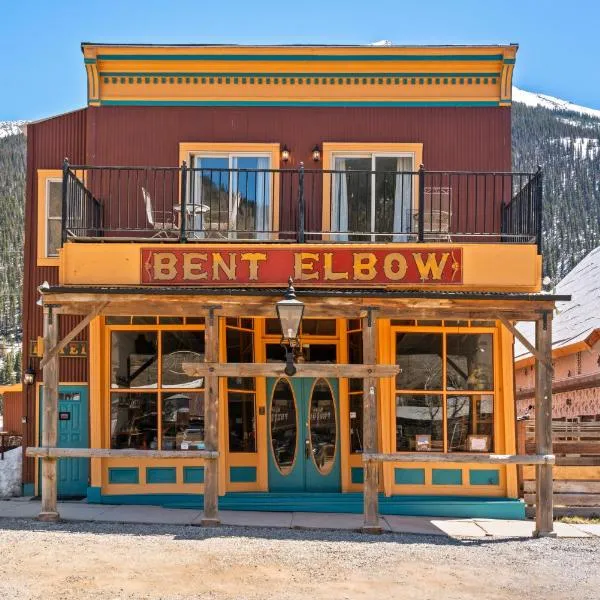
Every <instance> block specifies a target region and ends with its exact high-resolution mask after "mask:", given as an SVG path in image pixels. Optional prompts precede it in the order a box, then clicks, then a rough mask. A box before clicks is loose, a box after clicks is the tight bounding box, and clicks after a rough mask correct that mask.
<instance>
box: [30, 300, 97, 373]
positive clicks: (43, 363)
mask: <svg viewBox="0 0 600 600" xmlns="http://www.w3.org/2000/svg"><path fill="white" fill-rule="evenodd" d="M106 305H107V302H104V303H103V304H99V305H98V306H97V307H96V308H94V309H93V310H92V311H91V312H90V313H89V314H87V315H86V316H85V317H84V318H83V319H82V320H81V321H80V322H79V323H77V325H75V327H73V329H71V331H69V333H67V335H65V337H64V338H63V339H62V340H60V342H58V344H56V346H54V348H50V350H49V352H48V353H47V354H46V347H45V346H44V358H43V359H42V360H41V362H40V369H43V368H44V367H45V366H46V365H47V364H48V361H50V360H52V359H53V358H54V357H55V356H57V355H58V354H59V353H60V351H61V350H62V349H63V348H64V347H65V346H66V345H67V344H68V343H69V342H70V341H71V340H73V339H74V338H75V336H76V335H77V334H78V333H79V332H81V331H83V330H84V329H85V328H86V327H87V326H88V325H89V324H90V322H91V321H92V319H94V318H96V317H97V316H98V315H99V314H100V311H101V310H102V309H103V308H104V307H105V306H106Z"/></svg>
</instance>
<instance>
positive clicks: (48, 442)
mask: <svg viewBox="0 0 600 600" xmlns="http://www.w3.org/2000/svg"><path fill="white" fill-rule="evenodd" d="M57 343H58V315H57V314H56V313H54V312H53V310H52V306H48V307H44V358H46V357H47V356H49V354H50V353H51V352H52V350H53V349H54V347H55V346H56V344H57ZM58 360H59V358H58V353H55V354H54V356H52V358H50V359H49V360H48V361H47V362H46V364H45V365H44V368H43V371H42V373H43V378H44V383H43V390H44V392H43V413H42V414H43V418H42V446H45V447H47V448H54V447H56V445H57V441H58ZM56 497H57V469H56V458H43V459H42V507H41V512H40V514H39V515H38V519H39V520H40V521H58V519H59V514H58V509H57V506H56Z"/></svg>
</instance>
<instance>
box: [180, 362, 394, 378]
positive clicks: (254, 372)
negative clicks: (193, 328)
mask: <svg viewBox="0 0 600 600" xmlns="http://www.w3.org/2000/svg"><path fill="white" fill-rule="evenodd" d="M181 368H182V370H183V372H184V373H185V374H186V375H189V376H191V377H207V376H208V375H215V376H217V377H285V376H286V375H285V373H284V369H285V364H284V363H209V362H206V363H182V365H181ZM399 372H400V367H399V366H397V365H346V364H313V363H300V364H297V365H296V375H295V377H334V378H336V377H349V378H352V379H364V378H365V377H394V376H396V375H397V374H398V373H399Z"/></svg>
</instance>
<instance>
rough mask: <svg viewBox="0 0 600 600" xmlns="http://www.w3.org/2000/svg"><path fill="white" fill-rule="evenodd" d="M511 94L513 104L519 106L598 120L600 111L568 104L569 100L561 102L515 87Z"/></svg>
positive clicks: (557, 99) (552, 97) (558, 99)
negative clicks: (536, 107)
mask: <svg viewBox="0 0 600 600" xmlns="http://www.w3.org/2000/svg"><path fill="white" fill-rule="evenodd" d="M512 93H513V102H519V103H520V104H526V105H527V106H541V107H542V108H548V109H550V110H567V111H570V112H574V113H579V114H581V115H588V116H590V117H597V118H599V119H600V110H597V109H595V108H587V107H586V106H580V105H579V104H573V103H572V102H569V100H561V99H560V98H555V97H554V96H547V95H546V94H536V93H534V92H526V91H525V90H522V89H520V88H518V87H516V86H513V89H512Z"/></svg>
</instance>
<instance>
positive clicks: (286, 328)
mask: <svg viewBox="0 0 600 600" xmlns="http://www.w3.org/2000/svg"><path fill="white" fill-rule="evenodd" d="M276 306H277V316H278V317H279V323H280V324H281V335H282V336H283V338H284V339H285V340H288V341H289V342H292V341H294V340H296V339H297V338H298V331H299V330H300V323H301V322H302V315H303V314H304V303H302V302H300V301H299V300H296V299H293V300H280V301H279V302H277V304H276Z"/></svg>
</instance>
